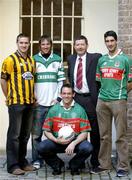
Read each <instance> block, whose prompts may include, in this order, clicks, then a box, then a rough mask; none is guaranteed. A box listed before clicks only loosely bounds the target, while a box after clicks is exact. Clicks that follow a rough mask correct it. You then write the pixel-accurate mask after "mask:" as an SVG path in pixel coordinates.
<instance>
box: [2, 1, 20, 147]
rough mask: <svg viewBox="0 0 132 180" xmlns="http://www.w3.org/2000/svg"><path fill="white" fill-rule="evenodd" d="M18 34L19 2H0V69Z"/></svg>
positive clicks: (4, 111)
mask: <svg viewBox="0 0 132 180" xmlns="http://www.w3.org/2000/svg"><path fill="white" fill-rule="evenodd" d="M18 33H19V0H0V67H1V63H2V61H3V59H4V58H6V57H7V56H8V55H9V54H11V53H12V52H14V51H15V49H16V43H15V40H16V36H17V34H18ZM0 105H1V107H0V149H5V144H6V131H7V127H8V112H7V107H6V106H5V98H4V96H3V93H2V90H1V88H0Z"/></svg>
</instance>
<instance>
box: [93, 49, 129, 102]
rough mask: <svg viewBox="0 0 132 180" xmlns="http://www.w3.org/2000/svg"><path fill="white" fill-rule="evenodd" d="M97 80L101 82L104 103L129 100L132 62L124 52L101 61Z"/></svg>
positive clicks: (105, 57)
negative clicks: (128, 91)
mask: <svg viewBox="0 0 132 180" xmlns="http://www.w3.org/2000/svg"><path fill="white" fill-rule="evenodd" d="M96 80H97V81H100V82H101V88H100V92H99V98H100V99H102V100H104V101H111V100H119V99H127V83H128V81H132V60H131V59H129V58H128V56H127V55H125V54H124V53H123V52H121V51H118V53H117V54H116V55H115V56H113V57H111V56H109V55H108V54H107V55H104V56H102V57H101V58H100V59H99V62H98V65H97V71H96Z"/></svg>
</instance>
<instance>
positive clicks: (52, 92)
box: [33, 53, 65, 106]
mask: <svg viewBox="0 0 132 180" xmlns="http://www.w3.org/2000/svg"><path fill="white" fill-rule="evenodd" d="M33 58H34V60H35V62H36V73H35V97H36V100H37V103H38V104H40V105H42V106H51V105H53V104H51V102H52V101H53V100H55V99H56V98H57V97H58V95H59V93H60V88H61V86H62V84H63V80H65V75H64V68H63V64H62V61H61V58H60V56H58V55H56V54H53V53H52V54H51V55H50V56H49V58H48V59H45V58H44V57H43V56H42V55H41V53H38V54H36V55H34V57H33Z"/></svg>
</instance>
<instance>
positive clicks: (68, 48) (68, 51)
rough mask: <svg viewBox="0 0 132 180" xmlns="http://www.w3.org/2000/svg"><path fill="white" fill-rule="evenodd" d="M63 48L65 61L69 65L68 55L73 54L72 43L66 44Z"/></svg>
mask: <svg viewBox="0 0 132 180" xmlns="http://www.w3.org/2000/svg"><path fill="white" fill-rule="evenodd" d="M63 49H64V51H63V61H64V64H65V65H67V56H69V55H70V54H71V44H64V46H63Z"/></svg>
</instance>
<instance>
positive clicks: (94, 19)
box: [82, 0, 118, 53]
mask: <svg viewBox="0 0 132 180" xmlns="http://www.w3.org/2000/svg"><path fill="white" fill-rule="evenodd" d="M83 16H84V21H83V22H82V26H83V32H82V33H83V34H85V35H86V36H87V38H88V41H89V51H90V52H102V53H106V51H107V50H106V47H105V45H104V38H103V35H104V33H105V32H106V31H108V30H114V31H116V32H117V30H118V1H117V0H83Z"/></svg>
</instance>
